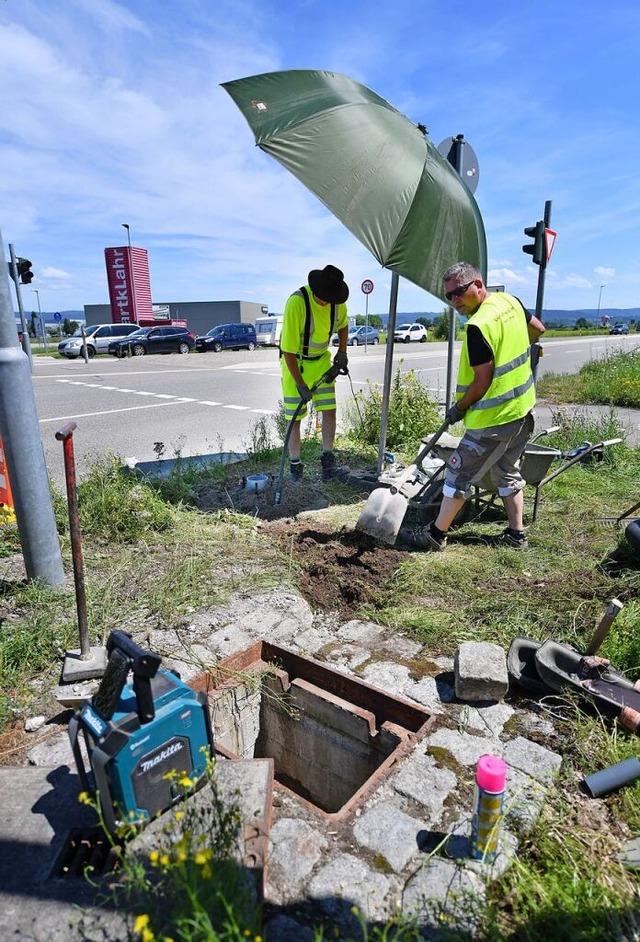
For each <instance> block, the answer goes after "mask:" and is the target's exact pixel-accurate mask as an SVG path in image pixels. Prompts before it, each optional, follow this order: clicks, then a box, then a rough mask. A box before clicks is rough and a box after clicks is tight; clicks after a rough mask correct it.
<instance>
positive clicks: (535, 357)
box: [531, 200, 551, 520]
mask: <svg viewBox="0 0 640 942" xmlns="http://www.w3.org/2000/svg"><path fill="white" fill-rule="evenodd" d="M550 224H551V200H547V201H546V202H545V204H544V227H545V229H548V228H549V227H550ZM546 270H547V243H546V235H545V245H544V253H543V255H542V261H541V263H540V265H539V266H538V291H537V293H536V317H537V318H538V320H539V321H541V320H542V307H543V301H544V279H545V272H546ZM541 350H542V347H541V345H540V343H539V342H538V341H537V340H535V341H534V342H533V343H532V344H531V370H532V372H533V378H534V380H537V378H538V363H539V361H540V354H541ZM537 498H538V495H537V493H536V501H535V502H534V511H535V510H536V509H537ZM533 519H534V520H535V517H534V518H533Z"/></svg>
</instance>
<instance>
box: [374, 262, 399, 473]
mask: <svg viewBox="0 0 640 942" xmlns="http://www.w3.org/2000/svg"><path fill="white" fill-rule="evenodd" d="M399 282H400V276H399V275H398V273H397V272H395V271H394V272H391V294H390V297H389V320H388V323H387V349H386V354H385V359H384V380H383V389H382V408H381V411H380V442H379V445H378V474H381V473H382V468H383V465H384V452H385V448H386V443H387V425H388V423H389V394H390V391H391V369H392V365H393V335H394V333H395V329H396V314H397V310H398V284H399ZM389 338H391V342H389Z"/></svg>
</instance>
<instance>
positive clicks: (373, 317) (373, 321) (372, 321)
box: [369, 314, 382, 330]
mask: <svg viewBox="0 0 640 942" xmlns="http://www.w3.org/2000/svg"><path fill="white" fill-rule="evenodd" d="M369 327H375V329H376V330H382V318H381V317H380V315H379V314H369Z"/></svg>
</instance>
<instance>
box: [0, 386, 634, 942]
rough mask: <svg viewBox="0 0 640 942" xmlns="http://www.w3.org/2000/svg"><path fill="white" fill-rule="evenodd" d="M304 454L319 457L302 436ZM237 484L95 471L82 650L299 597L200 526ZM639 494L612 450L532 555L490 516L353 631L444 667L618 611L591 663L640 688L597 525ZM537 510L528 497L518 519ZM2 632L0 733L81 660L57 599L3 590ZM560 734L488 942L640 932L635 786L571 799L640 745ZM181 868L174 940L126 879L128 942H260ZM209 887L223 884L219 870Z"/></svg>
mask: <svg viewBox="0 0 640 942" xmlns="http://www.w3.org/2000/svg"><path fill="white" fill-rule="evenodd" d="M410 392H411V395H413V393H414V391H413V389H411V390H410ZM407 398H409V397H407ZM407 414H409V413H408V412H407ZM558 419H559V420H560V421H557V420H558ZM556 421H557V424H560V425H561V429H560V431H559V432H558V433H556V435H555V436H554V438H553V440H552V443H553V444H555V445H556V446H557V447H558V448H559V449H560V450H561V451H566V450H567V449H569V448H571V447H575V445H576V444H579V443H580V442H581V441H584V440H590V441H599V440H601V439H604V438H611V437H617V434H618V433H619V431H620V429H619V426H618V424H617V420H616V417H615V413H614V412H613V411H612V412H611V413H610V414H609V415H608V416H605V417H604V418H602V419H599V420H598V421H597V422H596V423H594V422H593V421H592V420H591V419H589V417H588V416H587V415H586V414H583V413H581V412H580V411H579V410H578V411H576V410H564V409H560V408H559V409H558V414H557V417H556ZM421 434H423V430H422V429H421V428H418V425H417V424H416V427H415V428H412V430H411V435H409V437H408V439H407V441H406V445H407V449H408V453H409V454H412V449H413V448H414V447H416V441H415V437H416V436H420V435H421ZM550 443H551V442H550ZM339 444H340V447H341V450H342V451H343V452H344V453H347V454H351V455H353V456H357V455H361V456H365V457H366V458H367V459H370V458H371V457H372V446H369V445H363V444H362V443H360V442H358V441H355V440H354V439H353V438H345V439H343V440H342V441H341V442H340V443H339ZM252 447H253V448H254V451H255V455H254V458H252V462H251V465H252V470H255V467H256V462H258V461H259V463H260V468H261V469H262V470H269V471H271V472H272V473H275V471H276V470H277V466H278V462H279V457H280V453H279V450H278V449H277V448H276V449H274V448H273V447H271V444H270V441H269V436H268V430H267V429H266V427H263V428H261V429H257V430H256V432H255V435H254V436H253V438H252ZM305 447H306V448H308V449H311V448H313V447H316V446H315V445H314V443H313V435H312V434H311V433H310V435H309V436H308V437H307V440H306V444H305ZM231 474H233V476H234V477H237V476H238V474H242V468H241V467H238V466H237V465H236V466H234V468H233V470H232V471H231V470H230V469H229V468H228V467H227V468H225V467H224V466H219V467H217V468H215V469H213V470H210V471H209V472H207V474H206V475H205V476H203V475H202V472H200V473H197V472H195V471H194V470H193V469H188V468H187V469H186V470H185V471H184V472H183V473H182V474H181V473H179V472H177V473H176V475H175V477H174V478H173V479H169V481H164V482H160V483H158V484H157V485H151V484H141V483H140V482H139V481H137V480H133V479H132V478H131V476H130V475H129V474H128V473H127V472H123V471H122V470H121V469H119V468H118V467H117V465H116V463H115V461H114V460H113V459H109V460H107V461H105V462H101V463H99V464H97V465H96V467H95V469H94V470H93V472H92V473H91V474H90V475H89V477H88V478H87V480H86V481H85V482H83V483H82V485H81V487H80V494H79V498H80V500H79V503H80V514H81V529H82V532H83V553H84V559H85V569H86V583H87V596H88V609H89V628H90V636H91V643H94V644H95V643H103V642H104V641H105V639H106V637H107V635H108V633H109V631H110V630H111V629H112V628H113V627H114V626H115V625H117V626H119V627H125V629H127V626H129V627H130V629H131V630H134V631H141V630H142V629H143V628H144V630H145V631H146V629H147V628H148V627H153V628H155V629H157V630H160V631H163V630H166V631H167V632H169V629H172V630H174V631H176V632H179V631H180V628H181V627H187V626H188V625H189V622H190V619H192V617H193V614H194V612H198V611H199V610H202V609H205V608H206V607H208V606H211V605H217V604H219V603H221V602H223V601H225V600H227V599H228V598H230V597H231V596H232V595H235V594H237V593H238V592H243V593H251V592H253V591H256V590H257V589H259V588H264V587H267V586H271V585H282V584H287V583H288V582H289V581H293V582H295V579H296V575H297V573H298V571H299V570H298V565H297V562H296V563H295V564H293V563H292V559H291V557H290V555H288V554H287V553H286V552H284V551H283V550H279V549H278V548H277V546H276V545H275V544H274V543H273V542H272V541H271V540H270V539H269V537H268V536H266V535H264V534H262V533H261V532H260V530H259V529H258V528H257V527H256V521H255V520H254V519H253V518H249V517H245V516H243V515H240V514H235V513H233V512H228V511H225V512H219V513H216V514H211V515H205V514H201V513H199V512H197V511H195V510H194V509H193V508H191V507H190V506H189V500H190V496H192V495H193V493H194V490H195V488H197V487H198V486H199V484H200V483H201V482H202V481H203V480H205V481H208V482H211V481H214V482H218V483H220V482H222V481H224V480H225V478H227V479H228V477H229V476H230V475H231ZM638 480H640V450H639V449H637V448H630V447H628V446H627V445H625V444H621V445H618V446H615V447H613V448H610V449H607V450H606V452H605V455H604V458H603V461H602V462H594V463H592V464H583V463H579V464H577V465H575V466H574V467H572V468H570V469H568V470H567V471H566V472H564V473H563V474H561V475H559V476H558V477H557V478H556V479H555V480H554V481H553V482H551V483H550V484H549V485H547V486H546V487H545V488H544V490H543V497H542V503H541V511H540V517H539V520H538V522H537V523H536V525H535V526H533V527H531V528H530V532H529V540H530V546H531V548H530V550H529V551H528V552H526V553H518V552H517V551H514V550H509V549H504V550H489V549H488V547H487V543H486V537H487V536H489V537H490V536H491V535H494V534H497V533H498V532H500V530H501V529H502V527H503V526H504V521H503V520H502V519H501V518H499V517H498V515H496V514H493V515H492V514H490V513H488V514H487V515H486V516H485V517H483V518H481V519H480V520H479V521H471V522H468V523H465V524H463V525H461V526H460V527H458V528H456V530H455V531H454V532H453V533H452V535H451V537H450V542H449V547H448V549H447V552H446V554H443V555H442V556H435V557H434V556H429V555H428V554H422V553H414V554H411V556H409V557H408V558H407V560H406V562H404V563H403V565H402V566H400V567H399V568H398V569H397V570H396V571H395V573H394V574H393V576H392V577H391V578H390V579H389V581H388V583H387V584H386V585H383V586H381V588H380V591H379V593H378V596H377V598H376V601H375V604H373V603H372V604H370V606H369V607H368V608H365V609H361V610H359V611H354V612H353V617H358V616H360V617H370V618H371V619H373V620H375V621H377V622H379V623H381V624H386V625H389V626H392V627H393V628H394V629H395V630H396V631H397V632H398V633H400V634H408V635H411V636H412V637H414V638H416V639H418V640H419V641H420V642H422V644H423V645H424V650H425V652H428V655H427V656H432V655H434V654H436V653H446V654H452V653H453V652H454V651H455V648H456V647H457V645H458V644H459V643H460V642H461V641H463V640H476V641H494V642H496V643H498V644H500V645H502V646H503V647H505V648H506V647H508V645H509V644H510V642H511V640H512V639H513V638H514V637H516V636H519V635H523V636H527V637H532V638H539V639H543V638H552V639H554V640H556V641H566V642H570V643H571V644H573V645H574V646H576V647H577V648H579V649H584V647H585V646H586V644H587V643H588V641H589V640H590V638H591V636H592V634H593V632H594V630H595V627H596V625H597V623H598V621H599V619H600V618H601V616H602V613H603V611H604V608H605V606H606V604H607V602H608V601H609V599H611V598H614V597H616V598H618V599H620V600H621V601H622V602H623V606H624V607H623V609H622V612H621V614H620V615H619V616H618V618H617V619H616V621H615V623H614V625H613V627H612V628H611V630H610V631H609V634H608V635H607V637H606V639H605V641H604V644H603V646H602V649H601V651H600V653H601V654H602V655H604V656H606V657H609V658H610V659H611V661H612V662H613V663H614V664H615V666H616V667H618V668H619V669H621V670H624V671H626V672H627V674H628V676H629V677H630V678H632V679H637V678H640V631H639V630H638V627H639V626H640V601H639V599H640V565H639V564H638V560H637V557H634V556H633V555H632V553H631V550H630V548H629V547H628V545H627V544H626V543H625V540H624V536H623V531H622V529H620V528H618V529H615V528H611V527H606V526H604V525H601V524H599V523H598V522H597V517H598V516H602V515H612V516H616V515H617V514H618V513H619V512H620V511H621V510H622V509H624V508H625V507H626V506H629V505H631V504H632V503H634V502H635V500H637V497H638V495H637V488H638ZM531 496H532V495H531V491H530V489H529V491H528V492H527V505H526V510H527V514H528V515H530V513H531ZM344 500H345V506H344V507H339V506H337V504H336V505H334V506H333V507H332V508H331V510H330V514H331V518H332V519H333V520H336V521H337V520H339V519H340V514H341V513H342V514H343V515H344V519H346V518H347V517H348V516H349V515H350V516H351V518H353V514H354V508H353V506H351V505H350V503H351V501H352V500H353V498H352V497H345V498H344ZM55 510H56V517H57V521H58V527H59V530H60V533H61V540H62V545H63V552H64V557H65V563H66V566H67V569H68V570H70V547H69V538H68V533H67V518H66V506H65V504H64V502H63V500H62V498H61V497H60V496H59V495H57V496H56V500H55ZM19 548H20V547H19V540H18V538H17V532H16V528H15V525H4V526H3V527H2V528H0V566H1V565H2V558H1V557H4V558H5V559H8V558H10V557H12V556H13V555H15V554H16V553H18V552H19ZM214 574H215V577H214ZM0 618H1V619H2V631H1V632H0V673H1V675H2V693H1V694H0V725H4V726H5V727H9V726H10V725H11V722H12V721H13V718H14V717H15V716H16V714H17V715H18V716H23V715H24V714H26V713H29V712H34V711H38V712H40V711H41V710H43V709H44V710H46V704H47V702H48V696H49V694H48V691H49V690H50V688H51V686H52V685H53V684H54V683H55V682H57V670H58V666H59V663H60V660H61V657H62V656H63V654H64V652H65V650H67V649H68V648H70V647H76V646H77V635H76V630H77V629H76V617H75V610H74V606H73V604H71V603H70V600H69V596H68V595H61V594H59V593H51V592H47V591H45V590H43V589H42V587H39V586H35V585H28V584H26V583H25V582H21V581H19V580H16V579H15V578H13V579H12V578H9V577H8V576H6V577H5V579H4V581H3V582H0ZM167 637H169V633H167ZM555 721H556V724H558V725H559V730H558V748H559V750H560V751H561V752H562V754H563V758H564V773H563V778H562V780H561V781H560V782H559V784H558V786H557V788H555V789H551V790H550V792H549V794H548V797H547V800H546V801H545V810H544V815H543V817H542V818H541V819H540V820H539V822H538V824H537V825H536V828H535V829H534V830H533V831H532V832H531V834H530V835H529V837H528V839H527V840H526V842H525V843H524V844H523V845H522V849H521V853H520V855H519V858H518V860H517V861H516V862H515V864H514V865H513V867H512V868H511V869H510V870H509V871H508V872H507V873H506V874H505V875H504V876H503V877H502V879H501V880H500V881H498V882H497V883H494V884H492V887H491V891H490V898H489V901H488V904H487V909H486V912H485V917H484V921H483V936H482V938H483V939H484V942H505V940H511V942H547V940H549V939H553V940H554V942H556V940H559V942H563V940H565V939H566V940H567V942H568V940H569V939H571V940H572V942H574V940H575V942H582V940H585V942H587V940H589V942H596V940H597V942H600V940H602V942H609V940H611V942H625V940H627V939H632V938H635V937H637V934H638V932H639V931H640V925H639V918H640V917H639V916H638V900H637V897H636V896H635V895H634V894H635V885H634V882H633V879H632V874H631V872H630V871H626V870H624V868H622V867H621V866H620V865H619V864H618V863H617V862H616V859H615V854H614V851H615V849H616V847H617V846H618V845H619V843H620V842H621V841H622V840H624V838H625V837H628V836H632V835H633V834H634V833H638V832H639V831H640V782H636V783H634V784H633V785H630V786H628V787H625V788H624V789H621V790H620V791H619V792H618V793H615V794H613V795H611V796H608V797H607V798H605V799H602V800H599V801H598V802H597V804H596V803H594V804H585V801H584V799H581V797H580V794H579V789H578V784H579V781H580V780H581V778H582V777H583V776H585V775H587V774H590V773H591V772H594V771H597V770H598V769H602V768H605V767H607V766H609V765H612V764H614V763H616V762H619V761H622V760H623V759H625V758H628V757H630V756H633V755H636V754H637V743H638V740H637V737H633V736H632V735H631V734H628V733H626V732H623V731H621V730H618V729H617V728H616V727H613V728H612V726H611V724H607V723H604V722H603V721H601V720H600V719H599V718H598V716H597V715H590V714H587V713H584V712H581V711H579V710H577V709H576V707H575V704H574V703H572V702H571V701H570V700H568V701H567V702H566V704H565V706H564V708H563V709H562V710H560V711H558V712H557V716H556V717H555ZM594 815H595V816H596V817H595V818H594ZM184 831H185V829H184V828H183V830H182V832H181V833H184ZM176 840H180V837H179V836H178V837H177V838H176ZM192 850H193V853H192V854H191V851H189V853H190V854H191V857H190V859H191V869H190V870H189V871H188V873H187V870H183V871H180V872H178V871H177V870H176V871H175V872H174V874H173V875H174V876H175V877H176V879H177V878H178V877H179V880H178V884H176V885H179V886H180V887H181V891H180V893H174V894H173V895H172V896H171V899H172V900H175V902H176V906H183V907H184V908H183V909H181V910H180V911H179V915H176V918H175V919H173V920H172V922H171V925H169V924H168V923H167V921H166V919H165V921H164V922H163V921H162V920H161V918H160V916H158V915H157V914H156V915H155V916H154V913H156V910H155V909H154V908H153V907H154V906H155V905H156V903H159V901H160V902H161V901H162V900H163V899H164V896H163V897H157V896H155V895H154V893H155V892H156V891H155V889H152V888H150V887H146V889H145V886H146V884H145V883H144V880H146V879H147V877H148V874H147V876H144V875H143V874H141V873H138V874H137V876H136V879H139V880H140V881H142V882H139V884H137V891H140V892H141V893H142V894H143V895H142V897H141V898H140V897H138V902H137V903H136V907H137V908H136V909H135V910H134V912H135V913H136V915H137V916H138V917H141V916H148V917H149V921H148V922H147V923H144V924H143V922H140V923H138V926H139V931H138V936H139V937H140V938H145V935H144V932H143V930H145V929H146V930H147V935H146V938H147V939H151V938H152V936H150V935H149V932H151V933H153V934H154V937H158V938H162V937H163V935H164V936H166V937H171V938H174V939H176V940H177V939H184V940H196V939H197V940H205V939H207V940H212V942H216V940H223V939H225V940H227V939H228V940H236V939H240V938H255V937H256V936H259V935H260V932H261V929H260V918H261V915H260V912H259V910H257V909H252V910H251V911H250V912H249V915H247V910H246V908H245V907H246V901H245V900H244V898H243V896H242V893H241V892H240V891H238V892H237V893H236V890H235V889H233V886H234V884H233V882H232V880H231V874H230V876H229V879H228V880H227V881H226V885H227V888H228V892H227V894H226V895H225V894H224V893H222V895H221V896H218V897H216V898H215V900H213V898H212V897H210V896H208V895H207V894H209V893H214V889H215V888H214V887H213V886H212V885H211V884H209V883H207V887H208V888H202V892H200V890H198V891H197V892H195V895H194V887H196V888H197V887H199V886H200V884H199V883H198V882H197V881H198V880H199V879H200V878H201V877H203V876H205V877H206V875H207V874H206V870H205V866H204V865H205V863H207V861H208V859H209V858H207V857H206V855H205V856H202V854H201V853H200V852H201V850H202V848H199V847H195V845H194V846H193V847H192ZM198 854H200V856H198ZM196 858H197V859H196ZM170 859H173V858H170ZM214 869H215V868H214ZM145 872H146V871H145ZM218 872H219V873H220V874H223V875H224V874H225V873H226V870H225V867H224V866H223V865H220V867H219V868H218ZM156 876H158V874H157V873H156ZM165 876H168V875H167V874H165ZM183 878H184V879H186V883H185V882H184V879H183ZM225 879H226V878H225ZM181 880H182V881H183V882H182V883H180V881H181ZM205 882H207V881H206V880H205ZM229 888H232V889H233V892H232V891H231V889H229ZM165 889H166V887H165ZM218 889H219V886H218ZM145 892H146V893H147V896H145V895H144V893H145ZM168 892H169V891H168V890H167V892H166V893H165V894H164V895H165V896H167V893H168ZM215 892H217V890H216V891H215ZM172 893H173V891H172ZM167 898H168V897H167ZM198 900H209V901H210V902H211V906H210V907H209V903H207V907H209V909H208V911H211V912H219V913H222V911H223V910H224V913H226V915H224V916H223V915H221V916H220V921H219V924H218V925H217V927H216V926H213V925H211V920H209V924H207V922H206V919H205V918H204V916H203V915H202V913H201V912H200V908H199V903H198ZM154 901H155V902H154ZM194 901H195V902H194ZM216 907H217V908H216ZM220 907H221V908H220ZM175 912H178V910H175ZM241 914H242V919H241V918H240V915H241ZM201 916H202V918H201ZM354 917H355V918H356V920H357V915H356V914H354ZM225 919H226V920H227V921H226V922H225ZM154 920H155V921H154ZM245 930H248V931H249V935H248V936H247V935H246V932H245ZM365 930H366V931H367V932H368V933H369V935H368V938H369V939H372V940H374V939H375V940H380V942H384V940H385V939H391V938H394V939H395V940H396V942H400V940H406V942H413V940H414V939H415V940H417V939H418V938H419V936H418V935H417V934H416V930H415V927H413V926H412V925H411V924H410V923H406V924H401V925H394V926H391V925H389V926H387V927H383V928H367V927H365V929H363V932H362V933H361V935H362V937H363V938H366V937H367V936H365V935H364V931H365ZM634 933H635V935H634ZM325 937H327V938H328V937H330V936H325V930H323V929H322V928H321V927H319V928H318V929H317V931H316V940H320V939H323V938H325ZM453 937H454V936H451V938H453Z"/></svg>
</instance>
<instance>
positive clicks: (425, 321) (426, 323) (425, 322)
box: [416, 317, 433, 328]
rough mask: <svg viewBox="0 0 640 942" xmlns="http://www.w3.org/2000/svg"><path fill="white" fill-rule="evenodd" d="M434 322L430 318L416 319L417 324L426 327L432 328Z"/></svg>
mask: <svg viewBox="0 0 640 942" xmlns="http://www.w3.org/2000/svg"><path fill="white" fill-rule="evenodd" d="M432 323H433V321H432V320H431V318H430V317H416V324H422V325H423V326H424V327H427V328H429V327H431V325H432Z"/></svg>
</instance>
